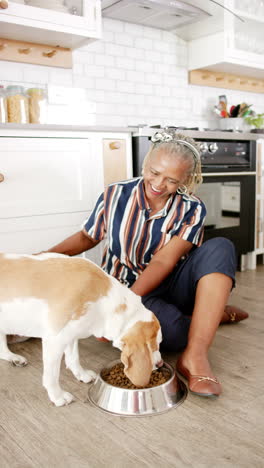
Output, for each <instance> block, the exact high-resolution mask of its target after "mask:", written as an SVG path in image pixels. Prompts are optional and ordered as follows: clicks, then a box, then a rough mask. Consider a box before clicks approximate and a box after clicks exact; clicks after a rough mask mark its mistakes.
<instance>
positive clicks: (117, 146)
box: [109, 141, 121, 150]
mask: <svg viewBox="0 0 264 468" xmlns="http://www.w3.org/2000/svg"><path fill="white" fill-rule="evenodd" d="M109 148H110V149H111V150H115V149H120V148H121V145H120V143H119V141H112V142H111V143H109Z"/></svg>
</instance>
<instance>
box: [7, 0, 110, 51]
mask: <svg viewBox="0 0 264 468" xmlns="http://www.w3.org/2000/svg"><path fill="white" fill-rule="evenodd" d="M78 3H79V4H80V9H81V10H82V12H81V13H80V14H82V15H79V14H78V15H72V14H70V13H67V12H66V13H64V12H59V11H55V10H50V9H47V8H38V7H34V6H30V5H26V4H25V5H22V4H20V3H16V2H15V1H14V2H13V1H10V2H9V7H8V8H7V9H0V37H1V38H6V39H13V40H18V41H26V42H34V43H38V44H47V45H51V46H54V47H55V46H60V47H69V48H70V49H75V48H78V47H81V46H82V45H84V44H85V43H86V42H88V41H89V39H92V40H94V39H99V38H100V37H101V4H100V0H82V1H81V2H80V1H79V2H78ZM43 4H44V1H43ZM82 4H83V7H82Z"/></svg>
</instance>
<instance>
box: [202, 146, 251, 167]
mask: <svg viewBox="0 0 264 468" xmlns="http://www.w3.org/2000/svg"><path fill="white" fill-rule="evenodd" d="M197 142H198V143H199V144H200V151H201V163H202V168H203V172H206V171H208V172H214V171H215V170H217V171H219V170H222V171H223V172H224V171H225V170H229V171H230V170H235V171H239V172H240V171H255V152H254V143H255V142H253V141H223V140H219V141H211V140H202V141H197Z"/></svg>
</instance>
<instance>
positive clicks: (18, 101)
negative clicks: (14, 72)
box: [6, 85, 29, 123]
mask: <svg viewBox="0 0 264 468" xmlns="http://www.w3.org/2000/svg"><path fill="white" fill-rule="evenodd" d="M6 101H7V114H8V122H11V123H28V122H29V115H28V97H27V95H26V92H25V89H24V88H23V86H13V85H12V86H7V88H6Z"/></svg>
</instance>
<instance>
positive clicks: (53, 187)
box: [0, 130, 132, 263]
mask: <svg viewBox="0 0 264 468" xmlns="http://www.w3.org/2000/svg"><path fill="white" fill-rule="evenodd" d="M106 142H107V146H108V147H109V144H111V143H113V145H112V147H113V148H115V146H116V145H117V142H118V152H119V155H118V160H119V166H120V167H123V172H122V176H123V177H122V178H129V177H131V174H132V162H131V149H130V146H131V138H130V134H128V133H124V134H121V133H116V134H114V133H107V132H104V133H100V132H89V131H67V132H66V131H57V130H56V131H45V130H44V131H40V130H32V131H29V130H25V131H24V130H0V213H1V214H0V245H1V251H2V252H14V253H33V252H39V251H42V250H46V249H48V248H49V247H51V246H52V245H55V244H57V243H58V242H60V241H62V240H63V239H64V238H66V237H68V236H69V235H71V234H73V233H74V232H76V231H78V230H79V229H80V228H81V225H82V223H84V221H85V219H86V218H87V217H88V216H89V215H90V213H91V211H92V209H93V207H94V204H95V202H96V200H97V197H98V196H99V194H100V193H101V192H102V191H103V189H104V185H105V184H106V182H107V183H108V182H109V177H108V168H107V166H106V167H104V160H105V158H104V146H105V145H106ZM120 148H122V154H120ZM113 151H114V150H113ZM122 155H123V158H124V160H122ZM111 161H112V163H111ZM108 163H109V164H112V167H115V163H116V161H115V158H114V157H113V158H112V160H111V159H110V160H109V161H108ZM120 175H121V173H120V171H119V170H118V167H117V172H116V174H114V172H113V171H112V172H111V182H114V181H116V180H119V177H120ZM101 253H102V246H101V245H99V246H97V247H96V248H95V249H93V250H92V251H91V252H89V253H88V254H87V256H88V258H90V259H91V260H93V261H96V262H97V263H100V258H101Z"/></svg>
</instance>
